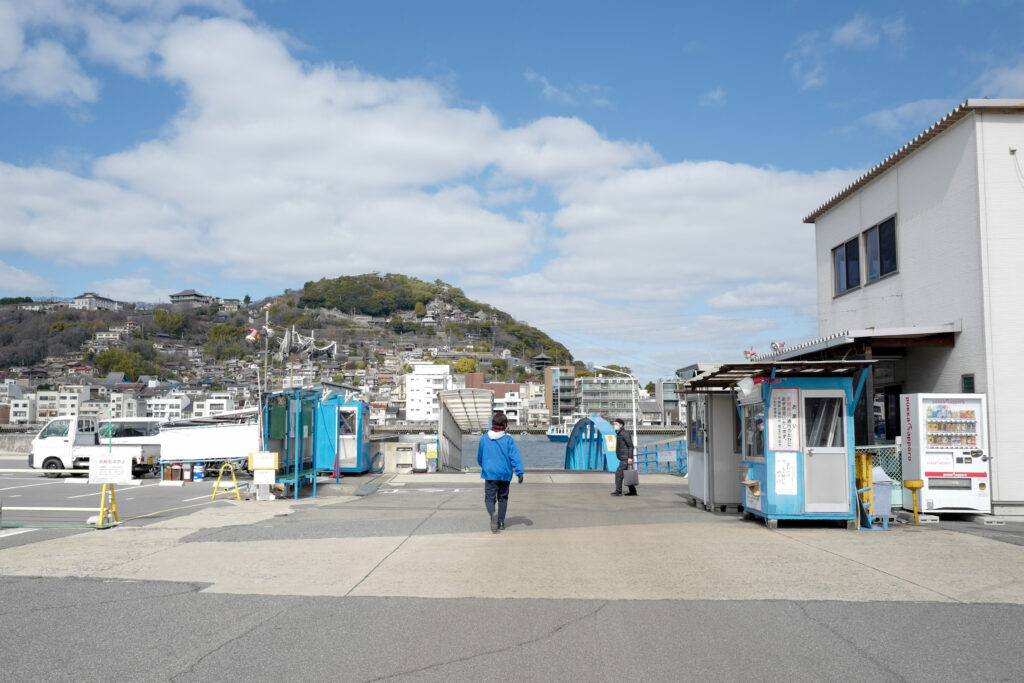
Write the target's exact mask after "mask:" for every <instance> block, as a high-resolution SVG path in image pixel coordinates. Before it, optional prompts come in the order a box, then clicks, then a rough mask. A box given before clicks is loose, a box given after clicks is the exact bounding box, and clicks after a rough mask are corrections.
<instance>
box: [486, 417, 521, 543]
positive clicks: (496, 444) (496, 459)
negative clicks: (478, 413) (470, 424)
mask: <svg viewBox="0 0 1024 683" xmlns="http://www.w3.org/2000/svg"><path fill="white" fill-rule="evenodd" d="M507 426H508V418H507V417H505V413H495V414H494V416H493V417H492V418H491V431H489V432H487V433H486V434H484V435H483V436H481V437H480V445H479V446H478V447H477V449H476V462H477V464H478V465H480V478H481V479H483V480H484V506H485V507H486V508H487V514H488V515H490V517H491V533H495V534H496V533H498V531H500V530H503V529H504V528H505V510H506V509H508V488H509V484H511V483H512V472H513V471H514V472H515V473H516V475H518V476H519V483H520V484H522V483H523V461H522V460H521V459H520V457H519V448H518V447H517V446H516V442H515V439H513V438H512V437H511V436H510V435H509V434H506V433H505V427H507ZM495 500H497V502H498V505H497V510H495V505H494V502H495Z"/></svg>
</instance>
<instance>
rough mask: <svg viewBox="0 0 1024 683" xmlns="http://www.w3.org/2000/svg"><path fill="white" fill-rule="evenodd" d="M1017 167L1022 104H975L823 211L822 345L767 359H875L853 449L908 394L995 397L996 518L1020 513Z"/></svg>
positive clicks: (1023, 374)
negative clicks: (872, 422) (872, 424)
mask: <svg viewBox="0 0 1024 683" xmlns="http://www.w3.org/2000/svg"><path fill="white" fill-rule="evenodd" d="M1022 156H1024V100H987V99H986V100H974V99H972V100H967V101H966V102H965V103H964V104H963V105H961V106H960V107H958V108H957V109H956V110H954V111H953V112H951V113H950V114H949V115H947V116H946V117H945V118H943V119H942V120H941V121H939V122H938V123H937V124H935V125H934V126H932V127H931V128H929V129H928V130H927V131H925V132H924V133H922V134H921V135H919V136H918V137H917V138H915V139H914V140H913V141H911V142H910V143H908V144H907V145H906V146H904V147H903V148H901V149H900V150H899V151H897V152H896V153H895V154H893V155H892V156H890V157H888V158H887V159H885V160H884V161H883V162H882V163H880V164H879V165H878V166H876V167H875V168H873V169H871V171H869V172H868V173H867V174H865V175H864V176H862V177H861V178H859V179H858V180H856V181H855V182H854V183H853V184H852V185H850V186H849V187H847V188H846V189H844V190H843V191H842V192H840V193H839V194H838V195H836V196H835V197H833V198H832V199H830V200H829V201H828V202H826V203H825V204H824V205H822V206H821V207H819V208H818V209H816V210H815V211H814V212H813V213H811V214H810V215H809V216H808V217H807V218H805V219H804V222H806V223H813V224H814V231H815V233H814V234H815V243H816V254H817V273H818V318H819V322H818V332H819V335H820V337H821V338H820V339H818V340H816V341H814V342H808V343H806V344H803V345H800V346H798V347H797V348H787V349H786V351H784V352H782V353H780V354H775V355H774V356H772V357H775V358H780V359H783V358H795V357H802V358H815V357H827V356H828V355H829V354H848V355H849V354H852V355H850V357H867V358H871V359H873V360H875V361H876V365H875V368H874V371H873V373H872V375H871V379H870V380H869V381H870V384H869V386H867V387H865V394H864V395H865V397H867V398H868V400H870V401H872V407H873V410H871V411H863V412H864V413H868V414H870V415H872V416H874V417H875V418H879V417H880V418H881V420H882V422H883V424H882V425H880V426H879V425H878V424H877V423H876V424H875V429H877V430H878V431H877V432H876V431H875V429H870V428H868V429H864V428H863V427H862V424H861V423H860V421H859V422H858V434H857V443H864V442H865V441H866V440H870V439H872V438H878V439H880V440H885V439H887V438H888V439H890V440H891V438H892V437H893V435H894V434H899V425H898V424H897V423H898V417H899V412H898V398H899V394H901V393H906V394H909V393H918V392H934V393H960V392H965V393H972V392H977V393H983V394H987V396H988V400H989V414H988V419H989V424H988V429H989V439H990V447H991V455H992V456H993V460H992V483H993V490H992V500H993V511H994V512H995V513H996V514H1024V419H1021V416H1022V415H1024V392H1021V391H1020V387H1021V386H1022V385H1024V367H1022V366H1021V364H1020V360H1019V358H1018V355H1019V350H1018V349H1017V341H1018V339H1019V338H1021V334H1019V332H1024V307H1022V306H1021V304H1020V300H1019V298H1018V297H1019V296H1020V291H1021V290H1022V288H1024V270H1022V264H1024V241H1022V239H1021V235H1022V232H1021V231H1022V227H1021V225H1022V224H1021V217H1022V216H1024V159H1022V158H1021V157H1022ZM870 420H871V418H870V417H868V418H867V419H866V420H865V422H867V423H869V424H870ZM879 427H880V428H879ZM865 431H866V432H867V433H866V434H865V433H864V432H865Z"/></svg>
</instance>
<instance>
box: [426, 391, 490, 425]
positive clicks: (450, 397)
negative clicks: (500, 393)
mask: <svg viewBox="0 0 1024 683" xmlns="http://www.w3.org/2000/svg"><path fill="white" fill-rule="evenodd" d="M437 400H438V401H439V402H440V404H441V410H447V411H448V413H449V414H450V415H451V416H452V419H453V420H455V423H456V424H457V425H458V426H459V429H461V430H462V432H463V433H466V432H486V431H487V430H488V429H490V428H491V415H492V414H493V413H494V392H492V391H491V390H489V389H455V390H452V391H439V392H438V394H437Z"/></svg>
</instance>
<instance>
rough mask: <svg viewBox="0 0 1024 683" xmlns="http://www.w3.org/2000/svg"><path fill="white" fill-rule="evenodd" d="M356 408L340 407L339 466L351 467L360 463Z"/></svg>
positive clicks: (343, 467)
mask: <svg viewBox="0 0 1024 683" xmlns="http://www.w3.org/2000/svg"><path fill="white" fill-rule="evenodd" d="M357 426H358V421H357V413H356V409H355V408H350V407H348V406H342V407H340V408H338V467H339V468H342V469H350V468H353V467H357V466H358V464H359V461H358V458H359V432H358V431H357Z"/></svg>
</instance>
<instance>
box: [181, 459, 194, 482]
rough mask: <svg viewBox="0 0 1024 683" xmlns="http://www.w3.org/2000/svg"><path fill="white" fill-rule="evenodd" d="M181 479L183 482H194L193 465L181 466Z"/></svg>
mask: <svg viewBox="0 0 1024 683" xmlns="http://www.w3.org/2000/svg"><path fill="white" fill-rule="evenodd" d="M181 478H182V480H183V481H192V465H190V464H188V463H185V464H184V465H182V466H181Z"/></svg>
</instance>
